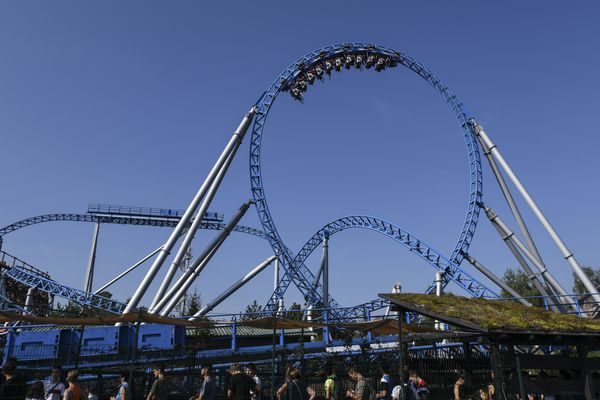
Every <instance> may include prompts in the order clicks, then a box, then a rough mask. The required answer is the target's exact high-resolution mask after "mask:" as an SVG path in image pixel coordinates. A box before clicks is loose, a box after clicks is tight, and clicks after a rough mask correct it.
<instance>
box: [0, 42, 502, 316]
mask: <svg viewBox="0 0 600 400" xmlns="http://www.w3.org/2000/svg"><path fill="white" fill-rule="evenodd" d="M398 66H402V67H404V68H406V69H408V70H410V71H412V72H414V73H416V74H417V75H419V76H420V77H421V78H423V79H424V80H425V81H426V82H427V83H428V84H429V85H430V86H431V87H433V89H434V90H435V91H436V92H438V93H439V94H440V95H441V96H442V99H443V100H444V101H445V102H446V103H447V104H448V106H449V108H450V110H451V112H452V113H453V114H454V115H455V117H456V119H457V122H458V125H459V127H460V129H461V130H462V136H463V140H464V142H465V145H466V150H467V161H468V164H469V171H470V173H469V181H470V186H469V194H468V201H467V207H466V216H465V219H464V223H463V225H462V227H461V229H460V231H459V234H458V239H457V241H456V244H455V245H454V248H453V250H452V252H451V255H450V256H449V257H444V256H443V255H442V253H440V252H438V251H436V250H434V249H433V248H432V247H431V246H429V245H428V244H426V243H425V242H423V241H422V240H420V239H418V238H416V237H415V236H414V235H412V234H411V233H409V232H408V231H406V230H404V229H402V228H400V227H399V226H397V225H394V224H392V223H390V222H387V221H384V220H382V219H379V218H375V217H370V216H361V215H356V216H347V217H343V218H340V219H337V220H335V221H333V222H330V223H329V224H327V225H325V226H324V227H323V228H322V229H320V230H319V231H318V232H316V233H315V234H314V235H313V236H312V237H311V238H310V239H309V240H308V241H307V243H306V244H305V245H304V246H303V247H302V248H301V250H300V251H299V252H298V253H297V254H294V253H293V252H292V251H291V250H290V249H289V248H288V247H287V246H286V245H285V242H284V240H283V238H282V237H281V235H280V234H279V232H278V229H277V226H276V224H275V220H274V217H273V216H272V214H271V211H270V210H269V206H268V202H267V199H266V194H265V193H266V191H265V187H264V182H263V177H262V167H261V150H262V137H263V133H264V128H265V124H266V121H267V117H268V115H269V112H270V110H271V107H272V105H273V102H274V101H275V100H276V98H277V97H278V96H279V95H280V94H281V93H290V95H291V96H292V97H293V98H294V99H295V100H299V101H300V102H303V101H304V97H305V93H306V92H307V90H308V88H309V86H310V85H312V84H313V83H314V82H316V81H317V80H322V78H323V76H324V75H329V74H331V73H332V72H334V71H341V70H343V69H350V68H357V69H361V70H362V69H363V68H364V69H371V68H372V69H374V70H376V71H378V72H381V71H384V70H387V69H391V68H394V67H398ZM256 110H257V111H256V114H255V116H254V121H253V125H252V128H251V130H252V135H251V141H250V155H249V163H250V183H251V190H252V195H253V199H254V201H255V206H256V209H257V212H258V216H259V219H260V221H261V224H262V228H263V229H262V230H260V229H256V228H252V227H247V226H236V227H235V229H234V230H235V231H237V232H243V233H247V234H251V235H254V236H257V237H260V238H262V239H265V240H267V241H268V242H269V244H270V246H271V247H272V249H273V251H274V252H275V253H276V254H279V259H280V262H281V265H282V267H283V273H282V275H281V277H280V280H279V283H278V285H277V289H276V290H275V291H274V292H273V294H272V296H271V297H270V298H269V300H268V302H267V304H266V306H265V308H264V312H265V313H268V314H274V313H275V312H276V311H277V307H278V303H279V300H281V299H282V298H283V296H284V294H285V292H286V290H287V289H288V288H289V286H290V284H291V283H294V285H295V286H296V287H297V288H298V289H299V291H300V292H301V294H302V295H303V296H304V298H305V299H306V301H307V303H308V304H323V288H322V286H321V285H320V284H318V285H317V286H314V284H313V283H314V281H315V275H314V274H313V272H311V270H310V269H309V268H308V267H307V266H306V261H307V258H308V257H309V255H310V254H311V253H312V252H313V251H314V250H315V249H316V248H317V247H318V246H319V245H320V244H321V243H322V242H323V239H324V238H325V237H326V236H328V235H333V234H335V233H338V232H341V231H343V230H346V229H355V228H362V229H368V230H372V231H375V232H378V233H380V234H383V235H385V236H387V237H389V238H391V239H393V240H395V241H397V242H398V243H400V244H402V245H403V246H404V247H406V248H407V249H408V250H409V251H410V252H413V253H415V254H416V255H417V256H419V257H420V258H421V259H423V260H424V261H425V262H426V263H428V264H430V265H431V266H432V267H433V268H434V269H435V270H436V271H440V272H442V273H443V286H445V285H447V284H448V283H449V282H451V281H452V282H454V283H456V284H457V285H458V286H459V287H461V288H462V289H464V290H465V291H466V292H467V293H469V294H470V295H472V296H477V297H482V296H485V297H497V294H496V293H495V292H494V291H492V290H490V289H489V288H487V287H486V286H485V285H484V284H482V283H481V282H479V281H477V280H476V279H475V278H474V277H472V276H471V275H470V274H469V273H467V272H466V271H465V270H464V269H463V268H462V267H461V263H462V261H463V254H466V253H467V252H468V248H469V246H470V244H471V241H472V239H473V236H474V233H475V229H476V226H477V222H478V219H479V210H480V209H479V206H478V204H480V203H481V201H482V166H481V159H480V153H479V148H478V144H477V139H476V137H475V132H474V128H473V125H472V124H469V123H468V121H469V118H470V116H469V115H467V113H466V111H465V107H464V106H463V104H462V103H461V102H459V101H458V99H457V98H456V96H455V95H454V94H453V93H452V92H450V90H449V89H448V87H447V86H446V85H445V84H443V83H442V81H441V80H440V79H439V78H438V77H437V76H435V75H434V74H433V73H432V72H431V71H430V70H429V69H428V68H427V67H425V66H424V65H423V64H421V63H419V62H418V61H416V60H414V59H413V58H411V57H409V56H407V55H405V54H403V53H401V52H399V51H396V50H393V49H390V48H386V47H381V46H376V45H372V44H367V43H344V44H338V45H332V46H327V47H323V48H320V49H317V50H315V51H312V52H310V53H308V54H306V55H304V56H303V57H301V58H299V59H298V60H296V61H295V62H293V63H292V64H290V65H289V66H288V67H287V68H286V69H285V70H284V71H283V72H282V73H281V74H280V75H279V76H278V77H277V79H275V81H274V82H273V83H272V84H271V85H270V86H269V88H268V89H267V91H266V92H265V93H264V94H263V95H262V96H261V98H260V99H259V101H258V102H257V103H256ZM115 207H116V208H114V207H111V206H99V205H93V206H90V208H89V209H88V213H86V214H46V215H40V216H36V217H32V218H27V219H24V220H22V221H18V222H16V223H13V224H11V225H8V226H6V227H4V228H0V250H1V249H2V238H3V236H4V235H6V234H8V233H11V232H14V231H15V230H18V229H21V228H24V227H27V226H31V225H35V224H39V223H45V222H54V221H78V222H92V223H102V224H104V223H111V224H129V225H142V226H157V227H175V226H176V225H177V223H178V222H179V220H180V219H181V216H182V215H183V211H181V210H169V209H166V210H165V209H150V208H136V207H128V208H127V207H125V208H124V207H119V206H115ZM209 214H210V215H209ZM224 227H225V224H224V223H222V214H218V213H207V215H205V216H204V218H203V220H202V222H201V224H200V229H213V230H221V229H223V228H224ZM1 253H2V256H3V257H5V258H7V259H8V258H10V257H12V256H10V255H8V254H7V253H4V252H1ZM13 259H14V260H18V259H16V258H14V257H13ZM10 267H11V269H10V272H9V276H10V277H11V278H13V279H15V280H17V281H19V282H22V283H25V284H27V285H29V286H33V287H36V288H37V289H39V290H42V291H46V292H48V293H51V294H54V295H58V296H62V297H65V298H68V299H70V300H73V301H76V302H78V303H80V304H84V305H89V306H91V307H96V308H99V309H103V310H107V311H110V312H121V311H122V310H123V308H124V304H122V303H119V302H116V301H107V299H104V298H102V297H100V296H95V295H93V294H90V293H86V292H83V291H78V290H76V289H71V288H68V287H66V286H64V285H61V284H59V283H57V282H55V281H53V280H52V279H51V278H50V277H49V276H48V275H45V274H43V273H41V271H38V270H36V269H35V268H33V267H31V266H29V265H28V264H26V263H24V262H21V261H20V260H18V261H13V262H12V266H10ZM433 290H435V285H434V283H432V284H431V285H429V286H428V287H427V288H426V290H425V291H426V293H431V292H432V291H433ZM98 297H100V298H98ZM385 305H386V304H384V302H382V300H374V301H372V302H370V303H365V304H362V305H357V306H354V307H345V308H342V307H340V306H339V305H338V304H337V303H336V301H335V300H334V299H333V298H331V297H329V304H328V307H330V308H331V309H332V312H331V316H332V318H344V319H346V318H362V317H363V316H364V312H365V309H371V310H376V309H380V308H382V307H384V306H385Z"/></svg>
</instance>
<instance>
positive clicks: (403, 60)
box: [250, 43, 493, 313]
mask: <svg viewBox="0 0 600 400" xmlns="http://www.w3.org/2000/svg"><path fill="white" fill-rule="evenodd" d="M397 66H403V67H405V68H407V69H409V70H411V71H413V72H415V73H416V74H418V75H419V76H420V77H421V78H423V79H424V80H425V81H426V82H427V83H429V84H430V85H431V86H432V87H433V88H434V89H435V90H436V91H437V92H438V93H439V94H440V95H441V96H442V98H443V99H444V100H445V101H446V103H448V105H449V107H450V109H451V111H452V112H453V113H454V115H455V116H456V119H457V121H458V124H459V127H460V128H461V129H462V133H463V139H464V141H465V144H466V147H467V157H468V163H469V169H470V174H469V178H470V192H469V199H468V203H467V213H466V217H465V222H464V224H463V226H462V229H461V231H460V233H459V237H458V241H457V243H456V245H455V246H454V250H453V251H452V254H451V256H450V257H449V258H448V259H445V258H443V259H442V258H440V259H439V260H443V263H444V265H443V266H441V265H439V264H436V263H434V264H435V265H434V266H435V267H436V268H437V269H439V270H442V271H443V272H444V278H443V279H444V282H443V285H444V286H445V285H446V284H447V283H448V282H449V281H454V282H456V283H457V284H458V285H459V286H460V287H462V288H463V289H465V290H466V291H467V292H468V293H470V294H471V295H473V296H483V295H489V294H492V293H493V292H492V291H490V290H489V289H487V288H486V287H485V286H483V285H482V284H480V283H479V282H476V281H475V280H474V279H473V278H471V276H470V275H469V274H467V273H466V272H465V271H463V270H462V268H461V267H460V264H461V262H462V260H463V254H464V253H466V252H467V250H468V248H469V245H470V244H471V241H472V239H473V235H474V233H475V228H476V226H477V221H478V219H479V207H478V206H477V204H478V203H479V202H480V201H481V198H482V168H481V158H480V154H479V148H478V145H477V139H476V137H475V132H474V130H473V127H472V126H471V125H470V124H468V120H469V116H468V115H467V113H466V112H465V111H464V107H463V104H462V103H460V102H459V101H458V99H457V98H456V96H455V95H454V94H453V93H452V92H450V90H449V89H448V87H447V86H446V85H444V84H443V83H442V81H441V80H440V79H439V78H438V77H437V76H435V75H434V74H433V73H432V72H431V71H430V70H429V69H428V68H427V67H425V66H424V65H423V64H421V63H419V62H418V61H416V60H414V59H413V58H411V57H409V56H407V55H405V54H403V53H401V52H399V51H396V50H393V49H389V48H386V47H381V46H375V45H372V44H367V43H345V44H338V45H332V46H327V47H323V48H320V49H317V50H315V51H312V52H310V53H308V54H306V55H305V56H303V57H301V58H299V59H298V60H296V61H295V62H293V63H292V64H290V65H289V66H288V67H287V68H286V69H285V70H284V71H283V72H282V73H281V74H280V75H279V76H278V77H277V79H275V81H274V82H273V83H272V84H271V86H270V87H269V88H268V89H267V91H266V92H265V93H264V94H263V96H262V97H261V98H260V99H259V101H258V103H257V104H256V107H257V110H258V111H257V113H256V117H255V119H254V123H253V126H252V137H251V142H250V184H251V189H252V194H253V197H254V200H255V205H256V209H257V211H258V216H259V219H260V221H261V224H262V226H263V230H264V232H265V234H266V235H267V238H268V240H269V243H270V244H271V247H272V248H273V251H274V252H276V253H278V254H280V255H281V261H282V264H283V267H284V269H285V272H284V274H283V275H282V277H281V279H280V283H279V285H278V288H277V289H276V290H275V291H274V293H273V295H272V296H271V298H270V299H269V301H268V303H267V305H266V307H265V311H267V312H270V313H274V312H275V311H276V309H277V304H278V301H279V300H280V299H281V298H283V295H284V293H285V291H286V290H287V288H288V287H289V284H290V283H291V282H294V284H295V285H296V287H298V289H299V290H300V292H301V293H302V294H303V295H304V297H305V298H306V299H307V300H309V301H310V302H311V303H316V302H322V300H323V299H322V288H321V287H320V286H319V287H317V288H316V289H314V288H313V286H312V282H313V281H314V274H313V273H312V272H311V271H310V270H309V269H308V268H306V266H305V265H304V264H303V263H302V262H298V260H297V259H296V257H294V255H293V254H292V253H291V252H289V250H287V247H286V246H285V244H284V241H283V238H282V237H281V235H280V234H279V232H278V230H277V227H276V224H275V220H274V218H273V216H272V214H271V211H270V210H269V206H268V203H267V198H266V194H265V193H266V191H265V188H264V183H263V177H262V167H261V150H262V138H263V132H264V127H265V124H266V121H267V117H268V115H269V111H270V110H271V106H272V105H273V103H274V101H275V99H276V98H277V96H279V94H280V93H282V92H288V91H289V92H290V94H291V95H292V97H293V98H294V99H296V100H300V101H303V98H304V94H303V93H305V92H306V91H307V88H308V86H309V85H311V84H313V83H314V82H315V81H316V80H318V79H321V78H322V77H323V74H328V73H331V72H332V71H334V70H335V71H340V70H342V69H349V68H351V67H354V68H359V69H362V68H363V67H365V68H367V69H369V68H371V67H372V68H374V69H375V70H377V71H382V70H385V69H389V68H393V67H397ZM372 222H375V221H372ZM367 225H369V226H368V227H369V228H370V229H377V223H375V224H373V226H372V227H371V226H370V224H367ZM396 231H397V232H400V231H401V230H399V229H397V230H396ZM402 232H403V231H402ZM405 237H407V238H409V237H412V235H410V234H408V232H406V233H405ZM400 240H401V241H402V239H400ZM402 242H403V244H405V245H406V246H408V247H409V248H410V247H412V246H413V245H415V246H416V247H414V248H415V249H417V248H419V247H420V246H424V245H423V244H422V242H421V241H418V240H416V241H415V242H413V243H412V244H411V243H410V242H409V241H407V242H406V243H404V241H402ZM425 247H427V248H428V249H430V248H429V247H428V246H425ZM413 251H414V250H413ZM429 251H431V250H429ZM417 254H420V251H417ZM423 257H424V258H425V259H428V257H430V256H428V255H425V253H423ZM433 257H437V254H436V255H435V256H433ZM441 262H442V261H439V263H441ZM433 290H434V285H433V284H432V285H430V286H429V287H428V288H427V289H426V292H427V293H430V292H432V291H433ZM330 305H332V306H333V305H336V303H335V301H334V300H333V299H331V301H330Z"/></svg>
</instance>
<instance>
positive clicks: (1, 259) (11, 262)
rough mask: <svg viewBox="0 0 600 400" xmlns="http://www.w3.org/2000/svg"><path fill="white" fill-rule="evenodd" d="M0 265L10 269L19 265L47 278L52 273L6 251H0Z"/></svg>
mask: <svg viewBox="0 0 600 400" xmlns="http://www.w3.org/2000/svg"><path fill="white" fill-rule="evenodd" d="M0 265H2V266H3V267H4V268H8V269H11V268H15V267H17V268H20V269H22V270H24V271H28V272H30V273H32V274H35V275H39V276H41V277H43V278H46V279H50V274H49V273H48V272H44V271H42V270H41V269H38V268H36V267H34V266H33V265H31V264H28V263H26V262H25V261H23V260H21V259H19V258H17V257H15V256H12V255H10V254H8V253H6V252H4V251H0Z"/></svg>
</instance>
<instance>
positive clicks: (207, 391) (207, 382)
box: [189, 366, 217, 400]
mask: <svg viewBox="0 0 600 400" xmlns="http://www.w3.org/2000/svg"><path fill="white" fill-rule="evenodd" d="M200 376H201V377H202V386H201V387H200V393H198V394H197V395H195V396H192V397H190V399H189V400H214V398H215V393H216V391H217V387H216V385H215V381H214V379H213V376H212V373H211V370H210V367H208V366H206V367H202V369H200Z"/></svg>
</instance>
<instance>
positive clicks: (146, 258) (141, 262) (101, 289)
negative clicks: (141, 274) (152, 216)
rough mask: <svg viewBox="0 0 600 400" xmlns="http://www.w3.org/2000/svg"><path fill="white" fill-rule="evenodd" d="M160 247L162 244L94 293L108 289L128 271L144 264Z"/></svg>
mask: <svg viewBox="0 0 600 400" xmlns="http://www.w3.org/2000/svg"><path fill="white" fill-rule="evenodd" d="M160 249H162V246H160V247H159V248H157V249H156V250H154V251H153V252H152V253H150V254H148V255H147V256H146V257H144V258H142V259H141V260H140V261H138V262H136V263H135V264H133V265H132V266H131V267H129V268H127V269H126V270H125V271H123V272H121V273H120V274H119V275H117V276H116V277H115V278H113V279H112V280H110V281H109V282H107V283H106V284H104V285H102V287H100V288H99V289H97V290H96V291H95V292H94V294H98V293H100V292H101V291H103V290H104V289H106V288H108V287H109V286H111V285H112V284H114V283H116V282H117V281H118V280H119V279H121V278H123V277H124V276H125V275H127V274H128V273H130V272H131V271H133V270H134V269H136V268H137V267H139V266H140V265H142V264H143V263H144V262H146V261H147V260H148V259H150V258H151V257H152V256H153V255H155V254H156V253H158V252H159V251H160Z"/></svg>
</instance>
